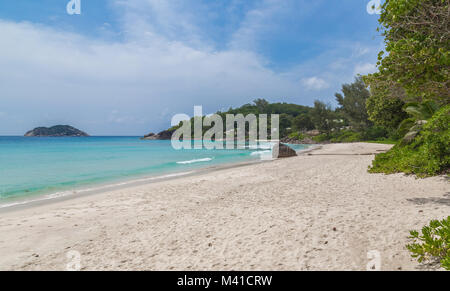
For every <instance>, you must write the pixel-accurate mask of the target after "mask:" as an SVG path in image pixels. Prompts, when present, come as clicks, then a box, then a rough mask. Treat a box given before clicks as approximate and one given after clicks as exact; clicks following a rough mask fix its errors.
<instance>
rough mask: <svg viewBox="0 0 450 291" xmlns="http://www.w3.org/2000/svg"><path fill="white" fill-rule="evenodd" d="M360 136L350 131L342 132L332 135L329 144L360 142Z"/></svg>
mask: <svg viewBox="0 0 450 291" xmlns="http://www.w3.org/2000/svg"><path fill="white" fill-rule="evenodd" d="M361 138H362V137H361V134H360V133H358V132H354V131H351V130H342V131H339V132H336V133H333V135H332V138H331V139H330V141H331V142H357V141H360V140H361Z"/></svg>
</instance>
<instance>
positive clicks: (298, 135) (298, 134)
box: [288, 132, 305, 140]
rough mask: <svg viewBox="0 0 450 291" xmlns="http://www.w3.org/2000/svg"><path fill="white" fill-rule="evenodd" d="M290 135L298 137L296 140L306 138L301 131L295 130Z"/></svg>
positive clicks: (293, 137)
mask: <svg viewBox="0 0 450 291" xmlns="http://www.w3.org/2000/svg"><path fill="white" fill-rule="evenodd" d="M288 137H289V138H291V139H296V140H304V139H305V135H304V134H302V133H301V132H293V133H291V134H290V135H289V136H288Z"/></svg>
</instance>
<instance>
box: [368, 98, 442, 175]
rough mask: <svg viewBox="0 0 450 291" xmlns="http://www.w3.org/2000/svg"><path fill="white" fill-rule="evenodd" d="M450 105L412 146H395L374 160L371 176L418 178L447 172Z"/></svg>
mask: <svg viewBox="0 0 450 291" xmlns="http://www.w3.org/2000/svg"><path fill="white" fill-rule="evenodd" d="M449 124H450V105H447V106H445V107H443V108H442V109H441V110H439V111H438V112H437V113H436V114H435V115H434V116H433V117H432V118H431V120H429V121H428V122H427V123H426V124H425V125H424V126H423V130H422V131H421V132H420V133H419V135H418V136H417V138H416V139H415V140H414V141H413V142H412V143H410V144H407V145H402V144H397V145H395V146H394V147H393V148H392V149H391V150H390V151H388V152H387V153H383V154H379V155H377V156H376V157H375V160H374V161H373V164H372V167H371V168H370V169H369V171H370V172H372V173H387V174H391V173H399V172H404V173H406V174H416V175H417V176H419V177H425V176H432V175H438V174H441V173H444V172H448V170H449V166H450V129H449Z"/></svg>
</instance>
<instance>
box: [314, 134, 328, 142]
mask: <svg viewBox="0 0 450 291" xmlns="http://www.w3.org/2000/svg"><path fill="white" fill-rule="evenodd" d="M312 140H313V141H315V142H325V141H329V140H330V136H329V135H328V134H326V133H322V134H320V135H317V136H314V137H313V138H312Z"/></svg>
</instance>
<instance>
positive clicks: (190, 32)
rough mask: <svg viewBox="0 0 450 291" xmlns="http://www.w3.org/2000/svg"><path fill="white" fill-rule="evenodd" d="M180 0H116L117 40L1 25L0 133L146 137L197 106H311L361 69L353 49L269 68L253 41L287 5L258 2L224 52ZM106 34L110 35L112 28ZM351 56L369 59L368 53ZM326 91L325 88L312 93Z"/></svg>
mask: <svg viewBox="0 0 450 291" xmlns="http://www.w3.org/2000/svg"><path fill="white" fill-rule="evenodd" d="M186 2H187V1H162V0H129V1H119V0H117V1H115V2H114V3H115V6H114V7H116V8H117V9H118V11H120V13H119V15H120V22H121V27H122V29H121V36H122V39H123V41H104V40H98V39H92V38H89V37H85V36H83V35H80V34H76V33H68V32H65V31H61V30H59V29H58V28H50V27H47V26H42V25H37V24H31V23H16V22H9V21H1V20H0V31H1V32H2V35H1V37H2V45H1V46H0V67H1V68H2V69H1V70H0V101H1V104H2V111H3V110H4V111H5V112H8V113H13V116H15V118H16V119H12V118H9V119H8V120H6V119H5V118H4V119H3V120H4V122H3V123H2V127H1V128H0V134H3V133H4V130H5V129H6V128H16V130H17V132H16V133H21V131H23V132H25V131H26V130H28V129H30V128H34V127H35V126H38V125H52V123H69V124H73V125H74V126H76V127H79V128H81V129H83V130H85V131H87V132H89V133H90V134H143V133H146V132H148V131H149V130H150V131H157V130H159V129H163V128H166V127H168V126H169V123H170V115H171V114H175V113H182V112H184V113H187V114H190V115H192V114H193V112H192V109H193V106H194V105H203V107H204V110H205V112H216V111H217V110H218V109H219V108H221V107H225V108H228V107H229V106H237V105H242V104H243V103H246V102H250V101H251V100H252V99H254V98H259V97H261V98H266V99H268V100H270V101H285V102H295V103H301V104H312V100H313V98H330V97H331V96H332V93H333V91H332V90H333V87H335V88H336V89H337V88H338V87H339V86H340V84H341V83H342V82H347V81H350V80H351V79H353V75H352V74H353V71H352V69H353V68H355V66H356V63H362V64H365V62H364V61H363V60H361V59H360V58H358V56H356V57H355V52H354V50H353V49H352V47H354V46H353V44H345V45H340V44H337V45H336V46H335V47H333V48H332V50H330V51H329V52H325V53H323V54H322V55H320V56H317V57H314V58H311V59H309V60H307V61H304V62H302V63H301V64H298V66H296V67H294V68H292V69H289V70H288V71H283V72H279V71H275V70H273V69H270V67H268V66H267V63H268V60H266V59H265V58H264V57H262V56H261V55H259V54H258V53H257V49H255V45H256V43H257V41H258V38H259V37H261V35H264V33H266V32H267V30H268V29H271V27H273V26H271V25H267V24H268V23H269V22H270V21H272V24H273V23H274V22H276V21H274V20H273V19H272V18H273V17H274V15H277V17H281V16H280V15H282V14H283V11H287V10H289V6H288V5H287V4H286V3H288V2H289V1H283V2H282V3H280V2H279V1H276V0H262V1H258V2H257V3H260V5H257V6H254V7H251V8H250V9H248V11H247V13H246V15H245V17H244V19H243V20H242V21H241V22H239V23H238V24H239V25H238V27H236V28H235V30H234V32H232V33H230V35H231V36H230V39H229V40H228V45H225V46H224V47H225V48H222V49H219V48H217V47H216V46H215V45H214V43H212V42H211V41H210V40H209V39H208V37H207V32H206V31H205V29H203V27H202V26H204V20H202V16H204V15H209V14H210V13H204V11H205V9H207V8H205V7H204V6H203V4H202V3H204V2H200V1H198V2H196V1H194V2H189V3H186ZM237 2H240V1H239V0H233V2H232V3H237ZM291 2H292V1H291ZM293 2H295V1H293ZM297 2H298V1H297ZM192 3H194V4H192ZM189 5H195V7H187V6H189ZM231 5H232V4H231ZM236 5H237V4H236ZM230 9H231V8H230ZM299 13H300V12H299ZM301 13H304V12H301ZM102 28H104V30H105V31H106V32H109V25H107V24H105V25H104V26H103V27H102ZM361 47H362V46H361ZM357 54H358V55H366V54H367V52H366V49H364V48H362V49H359V50H358V53H357ZM342 56H346V57H347V58H342ZM333 62H335V63H336V64H338V63H339V64H340V65H339V66H335V67H333V66H332V63H333ZM355 70H356V69H355ZM358 71H360V69H358ZM311 76H314V77H311ZM319 76H320V77H319ZM342 76H346V79H345V78H344V79H343V77H342ZM298 80H301V82H299V81H298ZM325 80H326V81H325ZM325 89H329V91H330V92H329V91H321V94H323V96H313V95H311V91H320V90H325ZM331 98H332V97H331ZM119 110H120V112H119ZM17 120H20V121H21V123H20V127H18V126H19V125H18V124H19V122H18V121H17ZM8 122H9V123H8ZM112 123H113V125H111V124H112Z"/></svg>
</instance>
